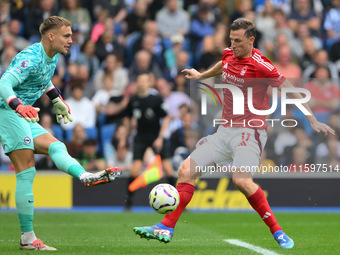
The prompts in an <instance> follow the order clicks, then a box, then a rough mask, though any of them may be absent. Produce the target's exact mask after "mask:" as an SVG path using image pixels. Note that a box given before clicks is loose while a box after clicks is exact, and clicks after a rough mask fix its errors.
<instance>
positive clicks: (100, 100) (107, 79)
mask: <svg viewBox="0 0 340 255" xmlns="http://www.w3.org/2000/svg"><path fill="white" fill-rule="evenodd" d="M102 83H103V85H104V89H99V90H97V92H96V93H95V94H94V96H93V98H92V103H93V104H94V107H95V108H96V110H97V112H98V113H106V107H107V104H108V103H109V100H110V97H111V96H114V95H115V93H114V90H113V87H114V83H113V77H112V75H110V74H105V75H104V76H103V81H102Z"/></svg>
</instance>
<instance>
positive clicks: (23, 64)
mask: <svg viewBox="0 0 340 255" xmlns="http://www.w3.org/2000/svg"><path fill="white" fill-rule="evenodd" d="M29 62H30V61H29V60H24V61H22V62H21V63H20V66H21V67H22V68H24V69H25V68H27V67H28V63H29Z"/></svg>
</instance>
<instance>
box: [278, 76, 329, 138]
mask: <svg viewBox="0 0 340 255" xmlns="http://www.w3.org/2000/svg"><path fill="white" fill-rule="evenodd" d="M281 88H294V85H293V84H291V83H290V82H289V81H288V80H285V81H284V82H283V83H282V84H281V86H280V87H279V89H280V90H281ZM287 95H288V97H289V98H293V99H301V98H303V96H302V95H301V94H300V93H298V92H293V93H287ZM302 105H303V106H304V107H305V108H306V109H307V110H308V111H309V112H310V113H311V115H306V118H307V119H308V121H309V123H310V125H311V127H312V128H313V130H315V131H316V132H318V133H319V132H323V133H324V134H325V135H327V134H328V133H330V134H332V135H335V131H334V130H333V129H332V128H331V127H330V126H328V125H327V124H325V123H321V122H319V121H318V120H317V119H316V118H315V116H314V114H313V112H312V110H311V109H310V107H309V105H308V104H307V103H303V104H302Z"/></svg>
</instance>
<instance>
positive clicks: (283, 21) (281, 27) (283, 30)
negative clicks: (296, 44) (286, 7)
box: [263, 9, 294, 58]
mask: <svg viewBox="0 0 340 255" xmlns="http://www.w3.org/2000/svg"><path fill="white" fill-rule="evenodd" d="M273 17H274V20H275V28H274V29H272V30H269V29H268V30H267V32H265V33H264V34H263V40H264V48H265V51H266V52H267V53H266V54H270V53H271V52H273V51H274V50H275V49H277V45H275V41H277V38H278V37H279V35H280V34H283V35H285V36H286V39H287V42H290V41H292V40H293V39H294V33H293V32H292V30H291V29H290V28H289V26H288V23H287V18H286V15H285V14H284V12H283V11H282V10H281V9H276V10H274V13H273ZM268 58H270V56H268Z"/></svg>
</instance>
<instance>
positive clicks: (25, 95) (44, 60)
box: [0, 43, 59, 108]
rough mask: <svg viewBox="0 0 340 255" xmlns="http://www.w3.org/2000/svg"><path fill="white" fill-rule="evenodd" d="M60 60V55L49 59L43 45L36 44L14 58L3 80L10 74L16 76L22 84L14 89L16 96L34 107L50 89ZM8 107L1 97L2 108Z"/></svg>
mask: <svg viewBox="0 0 340 255" xmlns="http://www.w3.org/2000/svg"><path fill="white" fill-rule="evenodd" d="M58 58H59V54H56V55H55V56H54V57H53V58H50V57H48V56H47V55H46V52H45V50H44V47H43V46H42V44H41V43H35V44H33V45H31V46H29V47H27V48H26V49H24V50H23V51H21V52H20V53H18V54H17V55H16V56H15V57H14V58H13V60H12V62H11V64H10V65H9V67H8V69H7V70H6V72H5V73H4V74H3V76H2V77H1V79H6V75H7V74H8V73H11V74H12V75H14V76H15V77H16V78H17V79H18V80H19V82H20V84H19V85H18V86H16V87H14V88H13V91H14V93H15V96H16V97H18V98H20V99H21V101H22V102H23V104H24V105H33V104H34V103H35V101H36V100H37V99H38V98H39V97H41V95H42V94H43V93H44V92H45V90H46V88H47V87H49V82H50V81H51V78H52V76H53V73H54V70H55V68H56V65H57V61H58ZM8 107H9V106H8V105H7V103H6V102H5V101H4V100H3V98H2V97H0V108H8Z"/></svg>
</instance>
